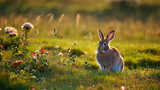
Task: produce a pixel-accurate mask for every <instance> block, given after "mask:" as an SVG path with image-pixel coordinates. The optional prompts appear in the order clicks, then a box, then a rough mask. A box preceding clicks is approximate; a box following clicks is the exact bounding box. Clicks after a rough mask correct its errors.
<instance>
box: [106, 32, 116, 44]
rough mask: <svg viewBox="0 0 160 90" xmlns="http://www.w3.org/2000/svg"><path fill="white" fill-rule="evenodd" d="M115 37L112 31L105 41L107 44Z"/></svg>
mask: <svg viewBox="0 0 160 90" xmlns="http://www.w3.org/2000/svg"><path fill="white" fill-rule="evenodd" d="M114 36H115V31H114V30H112V31H111V32H109V33H108V35H107V37H106V40H107V41H108V42H109V41H110V40H112V39H113V38H114Z"/></svg>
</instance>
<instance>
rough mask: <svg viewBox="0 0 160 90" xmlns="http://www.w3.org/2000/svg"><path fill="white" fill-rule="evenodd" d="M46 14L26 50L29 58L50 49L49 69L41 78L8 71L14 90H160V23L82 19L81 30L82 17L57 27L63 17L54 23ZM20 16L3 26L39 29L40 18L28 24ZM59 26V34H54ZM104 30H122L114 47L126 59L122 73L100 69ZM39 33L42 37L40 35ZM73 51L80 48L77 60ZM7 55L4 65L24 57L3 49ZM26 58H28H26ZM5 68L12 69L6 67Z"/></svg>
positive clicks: (3, 22)
mask: <svg viewBox="0 0 160 90" xmlns="http://www.w3.org/2000/svg"><path fill="white" fill-rule="evenodd" d="M41 16H42V17H41V18H40V20H38V24H37V25H35V28H34V29H33V30H32V31H31V32H29V36H28V37H29V40H28V42H29V44H28V45H27V46H26V47H25V48H26V49H27V50H29V51H27V54H26V57H28V56H30V55H31V52H33V51H35V50H37V49H40V48H45V49H46V50H48V52H49V56H48V57H47V58H48V62H49V71H48V73H47V74H45V75H40V76H39V77H36V78H35V77H34V76H32V75H31V74H30V73H29V72H23V74H22V73H17V72H14V71H8V76H7V74H3V73H2V75H3V77H8V78H6V81H7V80H8V82H7V83H9V84H8V87H9V89H10V88H13V89H24V88H25V89H31V88H37V89H44V88H46V89H47V90H52V89H61V90H64V89H65V90H70V89H79V90H83V89H85V90H86V89H91V90H97V89H100V90H101V89H104V90H105V89H121V87H122V86H124V87H125V88H126V89H158V88H160V86H159V84H160V82H159V80H160V70H159V67H160V59H159V58H160V45H159V34H160V32H159V29H160V26H159V23H158V22H156V21H153V20H152V19H151V18H150V19H148V20H147V21H146V22H143V21H140V20H133V19H132V18H129V19H127V20H126V21H125V22H124V21H120V20H115V19H113V20H112V21H105V20H104V21H100V22H98V21H97V20H96V19H94V18H93V17H90V16H83V15H82V16H81V18H80V20H79V25H78V27H77V26H76V18H75V17H73V16H65V15H64V16H63V19H62V20H61V23H59V25H57V22H58V19H54V20H53V21H52V22H51V21H50V22H48V21H49V17H47V16H45V15H41ZM12 17H13V16H12ZM14 17H15V18H13V20H10V19H8V18H11V16H9V17H2V18H0V25H1V28H4V27H5V26H8V25H9V26H14V27H16V28H17V29H18V31H19V32H21V29H20V25H21V24H23V23H24V22H26V21H30V22H32V23H33V25H34V24H36V23H37V22H35V18H34V17H37V16H30V18H27V20H26V17H23V16H14ZM54 28H56V34H57V36H55V35H52V34H51V35H48V33H50V30H53V29H54ZM99 28H101V29H102V30H103V32H104V33H105V34H107V32H109V31H110V30H112V29H115V30H116V37H115V39H113V40H112V41H111V43H110V46H113V47H115V48H117V49H118V51H119V52H120V54H121V55H122V57H123V59H124V62H125V68H124V71H123V72H122V73H119V72H101V71H100V69H99V67H98V64H97V62H96V56H95V55H96V49H97V46H98V41H99V39H98V34H97V29H99ZM36 30H38V31H39V33H35V31H36ZM0 35H1V36H0V37H5V35H4V32H0ZM6 39H7V38H6ZM68 50H75V51H74V54H75V56H76V57H74V55H73V56H72V54H73V52H72V53H71V52H69V51H68ZM2 53H3V55H2V56H3V60H2V61H3V62H5V61H8V60H13V59H19V58H16V57H15V56H14V58H13V57H12V55H13V53H12V50H2ZM59 53H62V55H60V54H59ZM68 54H69V55H68ZM22 59H24V58H22ZM73 59H74V60H75V61H74V62H73ZM25 60H26V61H27V60H28V59H27V58H25ZM2 66H3V65H2ZM3 69H5V70H6V68H5V67H3ZM21 72H22V71H21ZM5 75H6V76H5ZM0 79H1V78H0ZM0 83H1V82H0ZM2 84H5V82H2ZM6 87H7V86H6ZM6 87H4V88H6Z"/></svg>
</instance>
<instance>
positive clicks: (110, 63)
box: [96, 30, 124, 72]
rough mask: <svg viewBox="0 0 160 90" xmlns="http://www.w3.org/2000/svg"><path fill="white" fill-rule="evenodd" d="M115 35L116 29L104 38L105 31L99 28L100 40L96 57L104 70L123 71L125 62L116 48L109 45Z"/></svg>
mask: <svg viewBox="0 0 160 90" xmlns="http://www.w3.org/2000/svg"><path fill="white" fill-rule="evenodd" d="M114 36H115V31H114V30H112V31H111V32H109V33H108V35H107V36H106V38H104V36H103V33H102V32H101V30H99V38H100V41H99V46H98V48H97V55H96V59H97V62H98V64H99V66H100V69H101V70H102V71H119V72H122V71H123V68H124V62H123V59H122V57H121V56H120V54H119V52H118V51H117V50H116V49H115V48H113V47H110V46H109V45H108V44H109V42H110V41H111V40H112V39H113V37H114Z"/></svg>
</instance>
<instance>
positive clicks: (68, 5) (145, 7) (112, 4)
mask: <svg viewBox="0 0 160 90" xmlns="http://www.w3.org/2000/svg"><path fill="white" fill-rule="evenodd" d="M11 13H15V14H29V13H32V14H33V13H34V14H45V13H54V14H55V15H60V14H61V13H65V14H75V13H81V14H85V15H92V16H96V17H98V18H101V17H106V16H109V17H113V16H114V17H116V18H118V19H124V18H125V17H126V16H127V17H133V18H140V19H143V20H145V19H146V18H148V17H149V16H152V17H154V18H155V19H156V20H157V19H159V18H160V17H159V16H160V1H159V0H0V15H8V14H11Z"/></svg>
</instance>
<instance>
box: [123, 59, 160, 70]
mask: <svg viewBox="0 0 160 90" xmlns="http://www.w3.org/2000/svg"><path fill="white" fill-rule="evenodd" d="M125 66H127V67H128V68H129V69H136V68H154V69H158V68H160V61H156V60H152V59H141V60H138V63H135V62H132V61H126V62H125Z"/></svg>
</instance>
